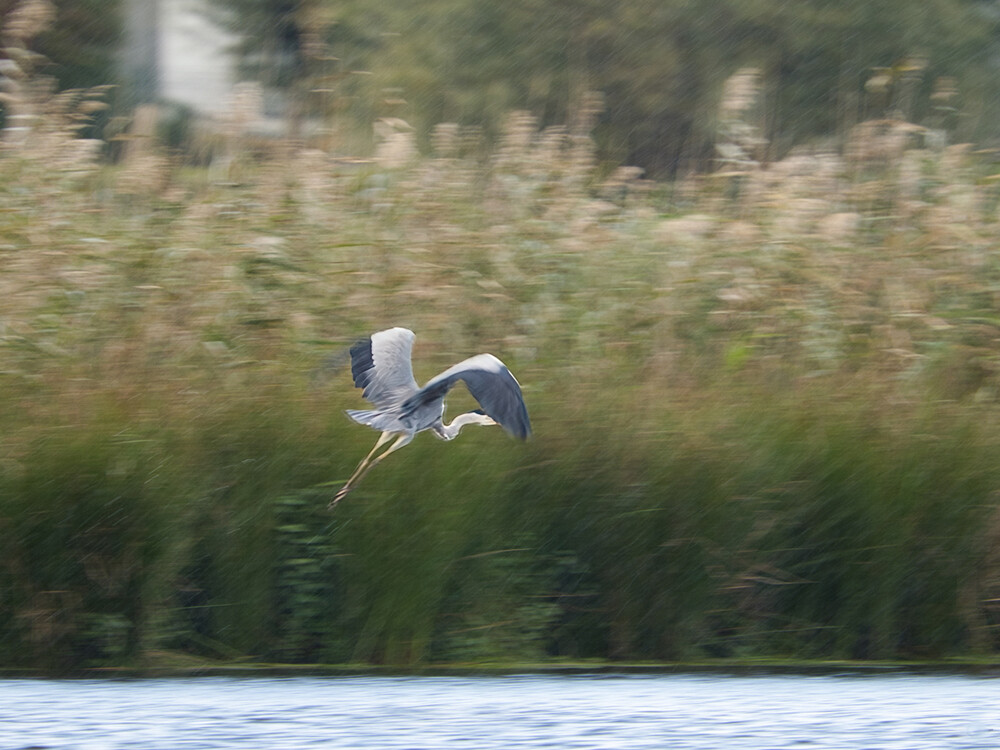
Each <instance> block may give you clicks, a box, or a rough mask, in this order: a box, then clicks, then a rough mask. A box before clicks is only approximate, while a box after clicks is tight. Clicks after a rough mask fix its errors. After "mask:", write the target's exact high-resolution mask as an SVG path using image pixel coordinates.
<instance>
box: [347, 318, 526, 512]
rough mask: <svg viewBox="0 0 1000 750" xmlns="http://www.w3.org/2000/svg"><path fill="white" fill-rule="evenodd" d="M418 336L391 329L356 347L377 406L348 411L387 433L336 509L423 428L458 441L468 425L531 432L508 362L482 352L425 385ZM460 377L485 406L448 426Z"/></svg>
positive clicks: (357, 380)
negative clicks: (416, 366)
mask: <svg viewBox="0 0 1000 750" xmlns="http://www.w3.org/2000/svg"><path fill="white" fill-rule="evenodd" d="M415 338H416V336H415V335H414V333H413V331H410V330H407V329H406V328H390V329H388V330H385V331H379V332H378V333H373V334H372V335H371V336H370V337H368V338H366V339H362V340H361V341H358V342H357V343H356V344H355V345H354V346H352V347H351V375H352V376H353V377H354V385H355V386H356V387H358V388H363V389H364V390H363V391H362V395H363V396H364V397H365V398H366V399H367V400H368V401H370V402H371V403H372V405H373V406H374V407H375V408H374V409H368V410H358V409H348V410H347V415H348V416H349V417H350V418H351V419H353V420H354V421H355V422H358V423H359V424H363V425H368V426H369V427H371V428H373V429H376V430H379V431H381V433H382V434H381V435H380V436H379V439H378V440H377V441H376V443H375V447H374V448H372V450H371V452H370V453H369V454H368V455H367V456H365V458H364V459H363V460H362V461H361V463H360V464H358V468H357V469H355V470H354V473H353V474H352V475H351V477H350V479H348V480H347V483H346V484H345V485H344V486H343V487H342V488H341V489H340V491H339V492H338V493H337V495H336V497H334V499H333V501H332V502H331V503H330V507H331V508H332V507H333V506H334V505H336V504H337V502H339V501H340V500H341V499H343V497H344V496H345V495H346V494H347V493H348V492H350V491H351V489H352V488H353V487H354V485H355V484H357V483H358V482H359V481H361V478H362V477H363V476H364V475H365V474H367V473H368V472H369V471H370V470H371V469H372V467H374V466H375V465H376V464H377V463H379V462H380V461H382V459H384V458H385V457H386V456H388V455H389V454H390V453H394V452H395V451H397V450H399V449H400V448H402V447H403V446H404V445H407V444H408V443H409V442H410V441H411V440H413V438H414V436H415V435H416V434H417V433H418V432H423V431H424V430H430V431H431V432H433V433H434V434H435V435H436V436H437V437H439V438H441V439H442V440H453V439H454V438H456V437H458V433H459V432H460V431H461V430H462V428H463V427H464V426H465V425H467V424H478V425H495V424H498V425H500V426H501V427H503V428H504V429H505V430H506V431H507V432H508V433H510V434H511V435H513V436H514V437H516V438H519V439H521V440H525V439H527V438H528V436H529V435H531V423H530V422H529V421H528V410H527V408H526V407H525V405H524V397H523V396H522V394H521V386H520V385H519V384H518V382H517V379H516V378H515V377H514V376H513V375H512V374H511V371H510V370H508V369H507V366H506V365H505V364H504V363H503V362H501V361H500V360H499V359H497V358H496V357H494V356H493V355H492V354H477V355H476V356H474V357H469V358H468V359H466V360H462V361H461V362H459V363H458V364H457V365H453V366H451V367H449V368H448V369H447V370H445V371H444V372H442V373H441V374H440V375H436V376H435V377H433V378H431V379H430V380H428V381H427V384H426V385H425V386H424V387H423V388H421V387H420V386H419V385H417V381H416V380H414V379H413V368H412V366H411V364H410V353H411V351H412V349H413V340H414V339H415ZM460 380H461V381H462V382H463V383H465V385H466V387H467V388H468V389H469V393H471V394H472V397H473V398H475V399H476V401H477V402H479V405H480V407H482V408H481V409H476V410H474V411H470V412H466V413H465V414H459V415H458V416H457V417H455V419H454V420H453V421H452V422H450V423H447V424H446V423H445V421H444V409H445V402H444V400H445V396H446V395H447V394H448V391H450V390H451V389H452V387H454V386H455V384H456V383H458V381H460ZM393 438H395V440H396V442H394V443H393V444H392V445H390V446H389V448H388V449H387V450H385V451H384V452H383V453H381V454H380V455H379V456H377V457H375V453H376V451H378V449H379V448H381V447H382V446H383V445H385V444H386V443H388V442H389V441H390V440H392V439H393Z"/></svg>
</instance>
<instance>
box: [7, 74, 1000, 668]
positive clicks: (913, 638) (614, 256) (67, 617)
mask: <svg viewBox="0 0 1000 750" xmlns="http://www.w3.org/2000/svg"><path fill="white" fill-rule="evenodd" d="M100 93H101V92H85V93H84V92H77V93H72V94H61V95H55V94H52V93H46V92H45V90H44V89H41V88H39V89H37V91H36V95H35V98H33V99H32V100H31V102H32V109H31V115H32V118H33V119H31V123H30V125H31V126H30V127H29V128H28V129H27V130H25V131H18V133H17V137H16V138H15V137H9V136H8V137H5V139H4V141H3V150H2V151H0V352H2V355H0V362H2V365H0V424H2V426H3V428H2V430H0V665H3V666H6V667H15V666H16V667H32V668H39V669H45V670H50V671H62V670H72V669H76V668H80V667H86V666H102V665H103V666H108V665H140V666H141V665H159V664H174V663H185V662H184V660H185V659H186V658H188V657H189V656H193V657H197V658H199V659H207V660H211V659H218V660H225V661H233V660H237V661H239V660H244V661H275V662H284V663H291V662H296V663H303V662H304V663H314V662H325V663H378V664H392V665H413V664H423V663H427V662H448V663H456V662H470V661H471V662H483V661H501V662H503V661H512V660H541V659H552V658H567V659H568V658H609V659H629V660H637V659H638V660H691V659H705V658H744V657H764V656H766V657H778V658H795V659H798V658H856V659H902V658H940V657H951V656H970V655H983V656H988V657H993V656H995V654H996V653H997V650H998V648H1000V632H998V627H1000V607H998V604H997V602H998V601H1000V556H998V553H997V549H998V546H997V543H998V541H1000V505H998V495H997V490H998V489H1000V461H998V457H1000V454H998V444H1000V420H998V417H1000V401H998V399H1000V380H998V378H1000V313H998V306H1000V301H998V300H1000V298H998V290H1000V262H998V259H1000V255H998V252H997V247H998V246H1000V245H998V241H1000V221H998V219H1000V216H998V212H997V198H998V187H997V180H996V174H995V172H996V166H995V163H994V161H993V154H992V153H988V152H977V151H975V150H974V149H973V148H972V147H970V146H966V145H954V146H946V147H945V146H938V147H934V148H931V147H922V146H920V145H919V144H918V145H917V147H913V144H911V143H910V142H909V139H908V138H907V137H906V133H907V132H909V131H907V130H906V127H905V126H901V125H900V124H898V123H897V124H893V123H886V124H883V125H882V126H880V127H874V128H868V129H867V130H866V129H860V130H857V131H855V132H854V133H853V134H852V136H851V139H850V140H849V141H848V142H847V143H846V144H845V147H844V148H843V149H840V150H838V151H803V152H796V153H793V154H791V155H790V156H788V157H787V158H785V159H783V160H782V161H780V162H777V163H774V164H770V165H766V166H764V165H758V164H756V163H754V162H752V160H744V161H743V162H741V163H740V164H739V165H738V166H737V168H731V167H725V168H723V169H720V170H719V171H718V172H716V173H713V174H704V175H692V176H690V177H688V178H686V179H683V180H680V181H678V182H676V183H674V184H660V183H650V182H646V181H643V180H641V179H639V177H638V171H637V170H629V169H619V170H609V169H607V168H606V167H605V166H604V165H601V164H599V163H598V160H597V158H596V156H595V152H594V147H593V144H592V142H591V140H590V138H589V137H588V132H589V128H590V126H591V125H592V123H593V119H594V113H595V112H596V111H597V108H598V107H599V104H598V102H597V100H596V99H594V100H593V101H591V102H590V103H589V104H587V105H586V106H585V107H584V111H582V112H581V113H580V115H579V116H578V117H577V118H575V122H577V123H578V124H577V125H575V126H574V127H572V128H569V127H566V128H562V127H560V128H546V129H541V128H539V126H538V124H537V123H536V121H535V120H534V119H533V118H532V117H531V116H530V115H528V114H525V113H513V114H511V116H510V118H509V120H508V124H507V127H506V129H505V131H504V134H503V137H502V139H501V140H500V142H499V143H498V144H497V145H496V147H495V148H488V147H486V146H484V144H483V143H482V141H481V139H480V137H479V135H478V134H477V133H476V132H475V131H468V130H465V129H463V128H460V127H458V126H454V125H442V126H440V127H439V128H438V129H437V130H436V132H435V135H434V138H433V139H432V141H433V152H432V153H429V154H427V155H423V156H420V155H418V153H417V150H416V149H415V148H412V143H411V144H410V146H406V144H405V143H403V142H405V141H406V139H407V137H409V136H407V135H405V134H404V135H402V136H401V137H400V138H396V139H395V141H394V143H395V146H393V147H392V148H389V149H388V150H383V151H381V152H379V153H377V154H376V157H375V158H372V159H365V160H357V159H346V158H343V157H340V156H335V155H332V154H330V153H328V152H324V151H319V150H311V149H309V148H306V147H303V146H296V145H294V144H287V143H273V144H270V145H268V146H267V148H266V149H263V153H262V150H261V149H257V150H256V151H254V152H253V153H251V151H250V150H249V148H248V147H246V145H245V143H243V142H242V141H241V139H240V138H239V137H238V136H232V137H228V136H227V138H228V140H227V146H226V150H225V152H224V153H225V155H226V158H225V159H224V160H219V162H218V163H217V164H216V165H215V166H213V167H211V168H208V169H205V168H195V167H191V166H186V165H185V163H184V161H183V160H182V159H180V158H178V157H176V156H172V155H171V154H169V153H167V152H166V151H165V150H164V149H163V147H161V146H160V145H158V143H157V141H156V139H155V138H154V137H152V136H151V135H149V134H141V133H140V134H138V135H134V137H131V138H130V139H129V140H128V143H127V146H126V147H125V148H124V149H123V153H122V156H121V158H120V160H118V161H117V162H116V163H113V164H111V163H107V162H106V161H105V160H103V159H102V158H100V154H99V152H100V148H99V146H100V144H95V143H92V142H89V141H82V140H81V139H80V138H79V137H78V134H79V129H80V124H81V123H82V122H85V121H86V117H87V116H88V114H90V113H92V112H95V111H96V110H97V109H98V107H97V105H95V104H93V102H95V101H99V100H100V96H99V95H100ZM588 108H589V109H588ZM904 125H905V124H904ZM900 130H902V131H903V133H904V136H903V137H900ZM744 132H745V131H744ZM397 135H398V134H397ZM400 143H403V145H400ZM391 325H404V326H407V327H410V328H412V329H413V330H414V331H416V332H417V334H418V339H417V347H416V351H415V367H416V371H417V377H418V380H419V379H424V378H426V377H429V376H430V375H432V374H433V373H435V372H437V371H439V370H440V369H443V368H444V367H446V366H447V365H449V364H451V363H453V362H454V361H457V360H458V359H459V358H462V357H464V356H467V355H469V354H472V353H476V352H480V351H492V352H494V353H495V354H497V355H498V356H500V357H502V358H503V359H504V360H505V361H506V362H507V363H508V365H509V366H510V367H511V369H512V370H513V371H514V372H515V373H516V374H517V375H518V378H519V379H520V380H521V382H522V384H523V386H524V391H525V396H526V399H527V401H528V406H529V410H530V412H531V415H532V420H533V425H534V429H535V437H534V439H533V440H532V441H530V442H528V443H527V444H525V445H521V444H515V443H514V442H513V441H508V440H507V439H506V438H505V436H504V435H502V434H501V433H500V432H499V431H492V430H479V431H468V432H469V433H470V434H465V435H463V436H462V438H461V440H459V441H456V442H455V443H452V444H450V445H448V446H444V445H442V444H439V443H437V442H436V441H432V440H431V439H430V438H427V437H426V436H424V437H423V438H421V439H418V440H416V441H415V442H414V444H413V445H412V446H410V447H408V448H407V449H406V450H405V451H403V452H401V453H400V454H398V455H396V456H394V457H393V458H392V459H391V460H390V461H388V462H386V464H384V465H382V466H380V467H379V468H378V470H377V471H375V472H373V473H372V475H371V476H370V477H369V478H367V479H366V481H365V483H364V484H363V485H362V486H361V487H360V488H359V489H358V490H356V491H355V493H354V494H352V495H351V496H349V498H348V499H347V500H346V501H345V502H344V503H343V504H342V505H341V507H339V508H338V509H337V510H336V511H335V512H334V513H330V512H328V511H327V510H326V504H327V502H328V501H329V499H330V497H331V496H332V494H333V492H334V491H335V490H336V488H337V481H338V480H343V479H344V478H345V477H346V476H347V475H348V474H349V473H350V471H351V469H352V468H353V466H354V464H355V463H356V462H357V461H358V460H359V459H360V457H361V456H362V455H364V453H365V452H366V451H367V450H368V449H369V447H370V443H371V441H373V440H374V437H375V435H374V434H369V432H367V431H365V430H364V429H362V428H361V427H359V426H357V425H354V424H352V423H350V422H349V421H348V420H347V418H346V417H345V416H344V415H343V410H344V409H345V408H351V407H355V406H357V405H358V404H359V402H360V395H359V394H358V393H357V392H355V391H354V389H353V388H352V387H351V383H350V375H349V367H347V355H346V350H347V347H348V346H349V345H350V343H351V342H352V341H353V340H354V339H356V338H358V337H360V336H363V335H366V334H368V333H370V332H372V331H374V330H378V329H380V328H382V327H387V326H391ZM464 403H465V402H464V401H463V398H462V396H461V395H460V394H456V395H455V397H454V398H453V399H452V411H453V412H454V411H455V410H456V409H460V408H462V407H463V406H464Z"/></svg>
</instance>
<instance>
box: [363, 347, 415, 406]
mask: <svg viewBox="0 0 1000 750" xmlns="http://www.w3.org/2000/svg"><path fill="white" fill-rule="evenodd" d="M414 338H416V336H414V334H413V331H410V330H408V329H406V328H390V329H388V330H386V331H379V332H378V333H373V334H372V335H371V336H369V337H368V338H366V339H362V340H361V341H359V342H357V343H356V344H355V345H354V346H352V347H351V375H353V376H354V385H355V386H357V387H358V388H364V391H363V392H362V395H363V396H364V397H365V398H366V399H368V400H369V401H371V402H372V403H373V404H375V406H377V407H378V408H379V409H387V408H390V407H393V406H398V405H399V404H400V403H402V402H403V401H405V400H406V399H408V398H410V397H411V396H412V395H413V394H414V393H416V392H417V391H418V389H419V386H418V385H417V381H416V380H414V379H413V366H412V365H411V364H410V352H411V351H412V350H413V339H414Z"/></svg>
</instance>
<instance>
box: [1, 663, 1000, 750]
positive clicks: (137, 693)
mask: <svg viewBox="0 0 1000 750" xmlns="http://www.w3.org/2000/svg"><path fill="white" fill-rule="evenodd" d="M237 747H239V748H319V747H330V748H407V749H408V750H417V749H418V748H445V747H447V748H504V749H505V750H507V749H509V748H560V749H562V748H623V749H624V748H628V749H629V750H639V749H642V748H657V749H658V750H659V749H660V748H705V749H706V750H707V749H709V748H711V749H712V750H733V749H735V748H761V749H763V748H768V749H772V748H797V749H803V750H810V749H812V748H851V749H852V750H855V749H858V748H899V749H900V750H916V749H917V748H928V749H930V748H933V749H934V750H943V749H945V748H1000V680H997V679H989V678H974V677H957V676H919V675H892V676H886V675H881V676H864V677H855V676H843V677H833V676H827V677H806V676H794V677H790V676H749V677H732V676H700V675H699V676H692V675H666V676H523V677H330V678H309V677H293V678H284V679H282V678H197V679H150V680H122V681H103V680H0V748H3V750H7V749H8V748H11V749H13V748H94V749H95V750H96V749H97V748H101V749H102V750H103V749H105V748H129V749H130V750H132V749H135V748H158V749H159V748H162V749H163V750H181V749H183V748H237Z"/></svg>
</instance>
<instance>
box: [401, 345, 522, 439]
mask: <svg viewBox="0 0 1000 750" xmlns="http://www.w3.org/2000/svg"><path fill="white" fill-rule="evenodd" d="M460 380H461V381H462V382H464V383H465V385H466V387H467V388H468V389H469V393H471V394H472V397H473V398H474V399H476V401H478V402H479V405H480V406H481V407H482V409H483V411H484V412H486V414H488V415H489V416H490V417H492V418H493V419H494V420H496V422H498V423H499V424H500V425H501V426H502V427H503V428H504V429H505V430H507V432H509V433H510V434H511V435H513V436H514V437H517V438H520V439H522V440H524V439H525V438H527V437H528V436H529V435H531V422H530V421H529V419H528V409H527V407H526V406H525V405H524V396H523V395H522V393H521V386H520V384H519V383H518V382H517V378H515V377H514V375H513V373H511V371H510V370H508V369H507V366H506V365H505V364H504V363H503V362H501V361H500V360H499V359H497V358H496V357H494V356H493V355H492V354H477V355H476V356H475V357H469V359H466V360H463V361H462V362H459V363H458V364H457V365H453V366H452V367H449V368H448V369H447V370H445V371H444V372H442V373H441V374H440V375H436V376H435V377H433V378H431V379H430V380H429V381H427V384H426V385H425V386H424V387H423V388H421V389H420V390H419V391H417V392H416V393H415V394H413V395H412V396H411V397H410V398H408V399H407V400H406V401H405V402H404V403H403V405H402V408H403V413H404V414H406V413H410V412H413V411H416V410H417V409H419V408H420V407H421V406H424V405H426V404H429V403H431V402H433V401H436V400H439V399H442V398H444V397H445V395H446V394H447V393H448V391H450V390H451V389H452V388H453V387H454V386H455V384H456V383H458V381H460Z"/></svg>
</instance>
